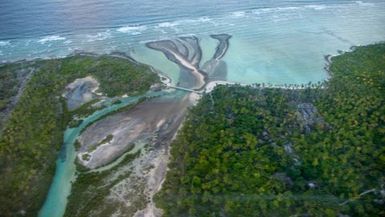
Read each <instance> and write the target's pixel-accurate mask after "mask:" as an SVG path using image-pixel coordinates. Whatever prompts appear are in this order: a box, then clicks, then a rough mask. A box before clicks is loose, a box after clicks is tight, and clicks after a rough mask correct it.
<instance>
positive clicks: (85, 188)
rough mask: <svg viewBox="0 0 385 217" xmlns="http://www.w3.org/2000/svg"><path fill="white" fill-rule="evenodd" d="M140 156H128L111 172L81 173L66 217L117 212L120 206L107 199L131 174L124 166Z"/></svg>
mask: <svg viewBox="0 0 385 217" xmlns="http://www.w3.org/2000/svg"><path fill="white" fill-rule="evenodd" d="M139 154H140V152H136V153H134V154H127V155H126V156H125V158H124V159H123V160H122V161H121V162H120V163H119V164H117V165H116V166H114V167H113V168H111V169H109V170H105V171H102V172H80V173H79V174H78V177H77V179H76V182H75V183H74V184H73V186H72V193H71V195H70V196H69V199H68V204H67V208H66V212H65V215H64V216H68V217H76V216H109V215H111V214H112V213H114V212H116V211H117V210H118V209H119V208H120V206H119V205H118V204H111V203H108V198H107V197H108V195H109V193H110V190H111V188H112V187H113V186H115V185H117V184H118V183H119V182H120V181H122V180H123V179H125V178H127V177H128V176H129V175H130V174H131V171H130V170H127V169H125V168H124V166H126V165H127V163H129V162H131V161H132V160H134V159H135V158H136V157H138V155H139ZM115 174H119V175H118V176H116V175H115Z"/></svg>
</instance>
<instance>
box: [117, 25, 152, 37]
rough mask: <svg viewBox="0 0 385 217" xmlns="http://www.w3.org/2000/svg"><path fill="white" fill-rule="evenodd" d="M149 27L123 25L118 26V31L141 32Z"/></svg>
mask: <svg viewBox="0 0 385 217" xmlns="http://www.w3.org/2000/svg"><path fill="white" fill-rule="evenodd" d="M146 29H147V26H141V25H132V26H131V25H130V26H123V27H120V28H118V29H117V30H116V31H118V32H121V33H131V34H137V35H138V33H139V34H141V32H142V31H145V30H146Z"/></svg>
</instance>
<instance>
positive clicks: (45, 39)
mask: <svg viewBox="0 0 385 217" xmlns="http://www.w3.org/2000/svg"><path fill="white" fill-rule="evenodd" d="M63 40H66V38H65V37H62V36H59V35H49V36H45V37H43V38H41V39H40V40H38V42H39V43H41V44H45V43H47V42H50V41H63Z"/></svg>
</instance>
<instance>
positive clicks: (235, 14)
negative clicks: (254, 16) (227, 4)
mask: <svg viewBox="0 0 385 217" xmlns="http://www.w3.org/2000/svg"><path fill="white" fill-rule="evenodd" d="M231 16H232V17H245V16H246V11H235V12H232V13H231Z"/></svg>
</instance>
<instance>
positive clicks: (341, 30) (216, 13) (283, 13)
mask: <svg viewBox="0 0 385 217" xmlns="http://www.w3.org/2000/svg"><path fill="white" fill-rule="evenodd" d="M17 2H18V3H17ZM0 26H1V28H0V62H5V61H14V60H20V59H33V58H52V57H62V56H66V55H68V54H71V53H73V52H74V51H76V50H84V51H91V52H96V53H109V52H111V51H124V52H127V53H130V54H131V55H132V56H133V57H135V58H136V59H138V60H139V61H142V62H144V63H149V64H151V65H153V66H154V67H156V68H158V69H160V70H162V71H164V72H165V73H167V74H169V75H170V76H171V77H172V78H174V80H175V79H177V77H178V68H177V66H176V65H175V64H173V63H170V62H169V61H167V60H166V58H165V57H164V56H163V55H162V54H160V53H158V52H156V51H152V50H149V49H147V48H146V47H145V46H144V43H145V42H147V41H153V40H159V39H165V38H173V37H178V36H182V35H196V36H198V37H199V38H200V39H201V45H202V47H203V50H204V52H205V55H204V58H205V59H208V58H209V57H210V55H211V54H212V53H213V49H214V48H215V45H216V41H215V40H213V39H210V37H209V35H210V34H213V33H228V34H231V35H233V38H232V39H231V41H230V49H229V51H228V53H227V54H226V56H225V58H224V60H225V61H226V62H227V65H228V80H230V81H233V82H240V83H254V82H267V83H274V84H282V83H297V84H298V83H307V82H309V81H312V82H316V81H319V80H323V79H325V78H327V75H326V73H325V71H324V70H323V66H324V64H325V61H324V55H327V54H337V51H338V50H348V49H349V48H350V47H351V46H354V45H364V44H369V43H374V42H378V41H384V40H385V1H378V0H377V1H374V0H372V1H365V2H364V1H341V0H340V1H337V0H323V1H303V0H302V1H293V0H286V1H283V0H278V1H268V0H264V1H250V0H241V1H234V0H226V1H219V0H213V1H202V0H197V1H186V0H181V1H176V0H175V1H171V0H167V1H165V0H162V1H155V0H146V1H139V0H131V1H127V0H113V1H106V0H96V1H91V0H85V1H75V0H53V1H52V0H49V1H48V0H36V1H33V2H31V1H27V0H18V1H1V2H0Z"/></svg>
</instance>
